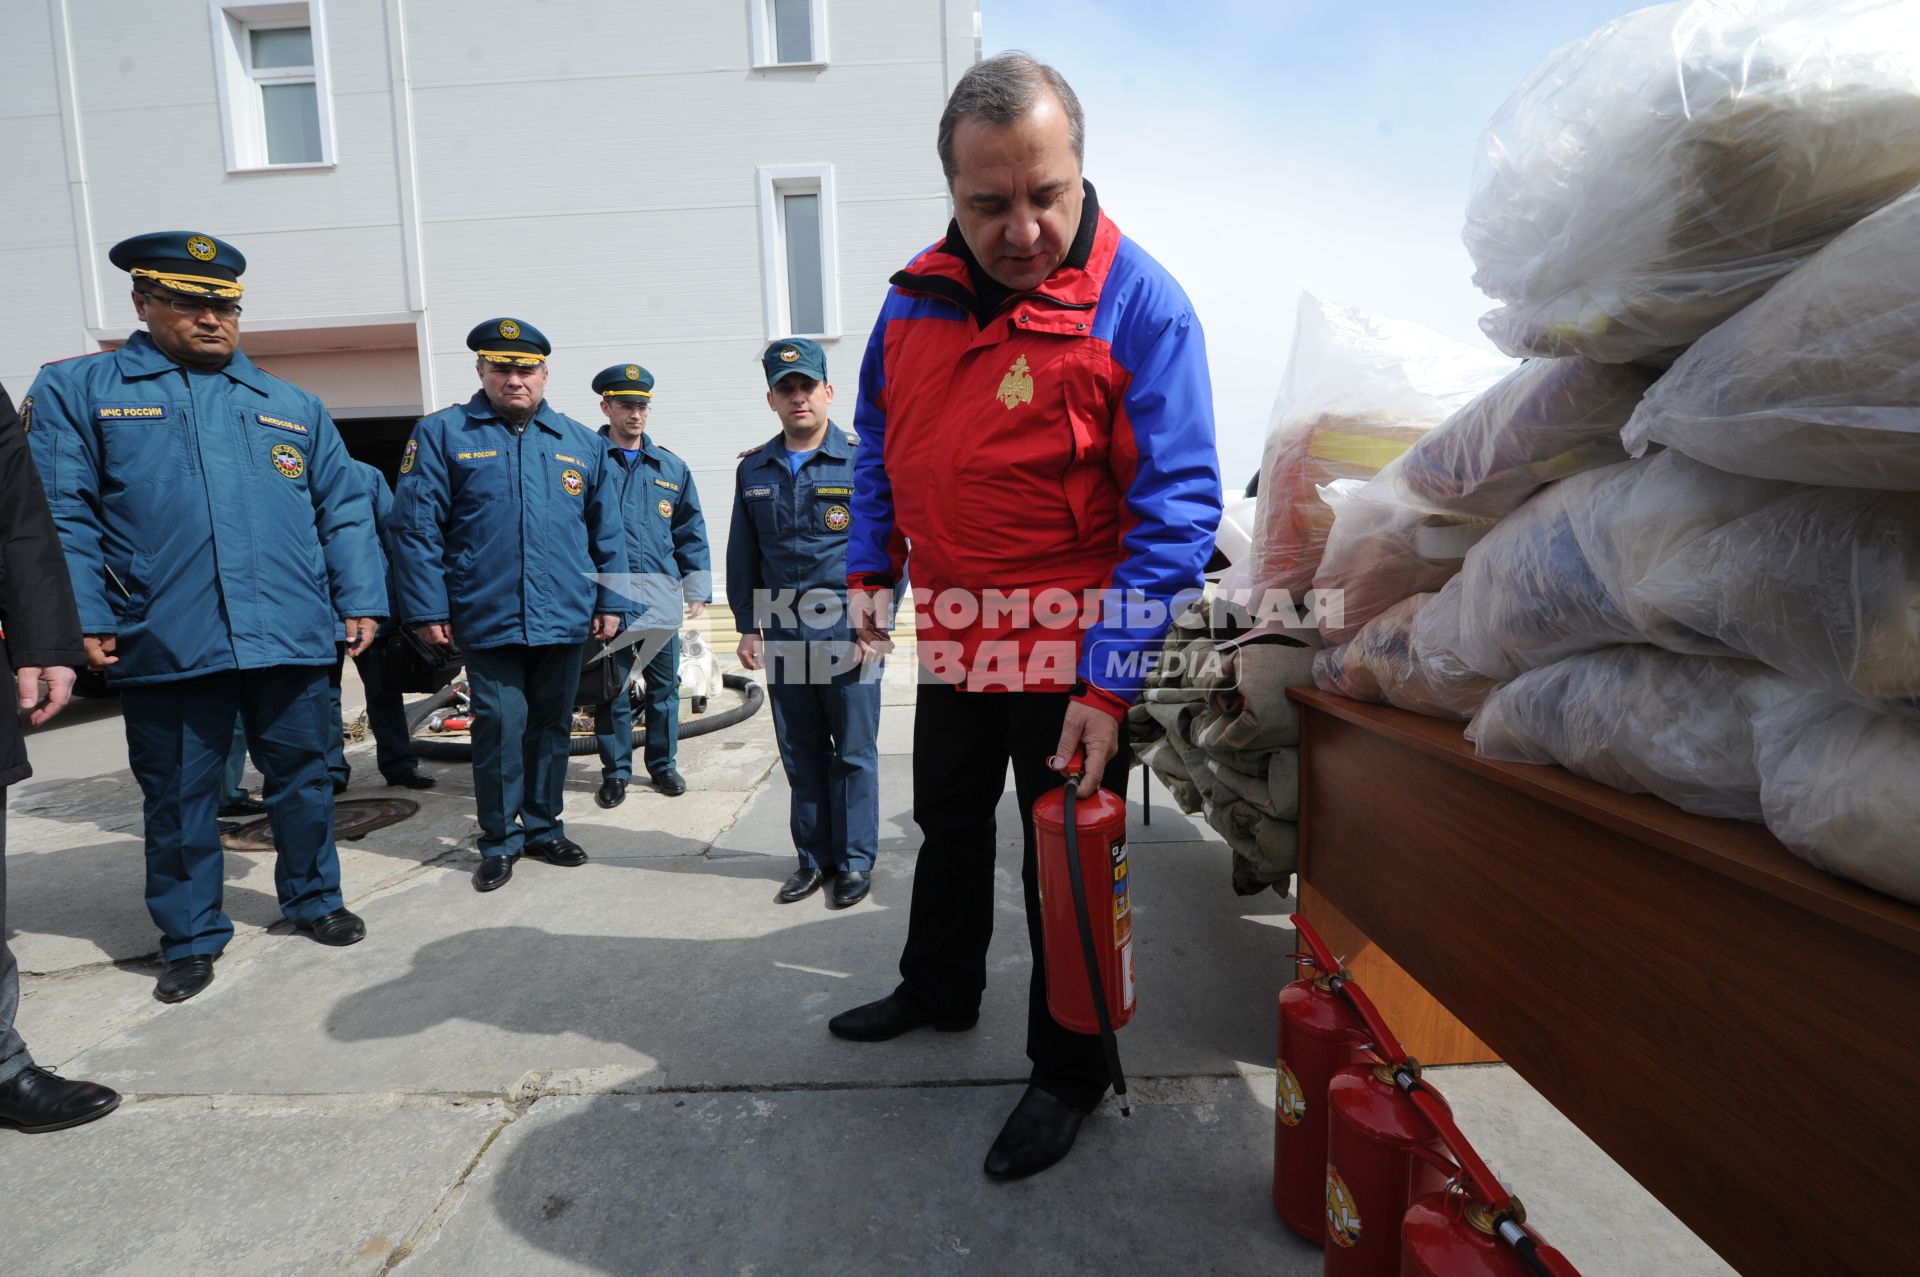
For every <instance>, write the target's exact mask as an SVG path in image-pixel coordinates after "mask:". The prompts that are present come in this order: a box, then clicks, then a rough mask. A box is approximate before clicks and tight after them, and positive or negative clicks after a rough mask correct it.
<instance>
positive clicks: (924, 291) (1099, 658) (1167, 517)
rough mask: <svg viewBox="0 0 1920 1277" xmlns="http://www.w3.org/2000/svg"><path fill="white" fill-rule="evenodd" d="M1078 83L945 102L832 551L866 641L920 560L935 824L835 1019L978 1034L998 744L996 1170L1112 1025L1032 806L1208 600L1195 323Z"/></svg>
mask: <svg viewBox="0 0 1920 1277" xmlns="http://www.w3.org/2000/svg"><path fill="white" fill-rule="evenodd" d="M1083 135H1084V122H1083V119H1082V116H1081V112H1080V106H1079V103H1078V101H1077V99H1076V98H1075V96H1074V93H1073V90H1072V88H1071V87H1069V86H1068V85H1067V83H1066V81H1065V80H1064V79H1063V78H1062V77H1061V76H1060V75H1059V73H1058V72H1057V71H1054V70H1053V69H1052V68H1050V67H1047V66H1044V65H1043V64H1040V63H1037V62H1035V61H1034V60H1033V59H1031V58H1029V57H1027V56H1026V55H1024V54H1006V55H1002V56H1000V57H996V58H991V59H988V60H987V61H984V62H981V63H979V64H977V65H976V66H975V67H974V68H973V69H972V70H970V71H969V72H968V73H967V74H966V75H965V76H963V77H962V78H961V80H960V83H959V84H958V85H957V86H956V87H955V89H954V93H953V96H952V98H951V99H950V100H949V101H948V103H947V108H946V111H945V113H944V115H943V116H942V118H941V123H940V141H939V150H940V158H941V162H942V165H943V166H944V168H945V170H946V175H947V182H948V186H949V189H950V190H951V192H952V195H953V202H954V222H953V225H952V226H951V227H950V228H949V229H948V231H947V235H946V238H945V239H944V240H942V241H941V242H940V243H939V244H937V245H935V246H933V247H932V248H929V249H927V250H926V251H925V252H923V253H921V254H920V255H919V256H918V257H917V258H915V259H914V260H913V262H912V263H911V264H910V265H909V266H908V267H907V268H906V269H905V270H904V271H902V272H900V273H899V274H897V275H895V276H894V277H893V281H892V282H893V291H892V292H891V293H889V294H888V297H887V300H886V303H885V305H884V306H883V307H882V308H881V311H880V318H879V321H878V323H877V324H875V326H874V330H873V335H872V338H871V339H870V340H869V342H868V345H867V351H866V357H865V361H864V363H863V365H862V368H861V374H860V398H859V403H858V405H857V408H856V410H855V414H854V425H855V429H856V430H857V431H858V432H859V435H860V438H861V445H862V446H861V448H860V454H859V458H858V463H857V468H856V472H855V482H854V495H853V511H852V530H851V534H850V536H849V539H848V547H847V573H848V585H849V591H850V594H851V595H852V596H853V598H854V600H855V603H856V612H857V616H856V620H857V621H858V623H859V633H860V635H861V640H862V644H863V646H864V647H866V648H868V649H869V650H870V651H876V652H877V651H882V650H884V649H885V648H886V646H887V640H886V636H885V634H884V632H883V629H882V622H881V620H880V619H879V618H882V617H885V616H887V615H889V614H890V612H891V607H890V597H889V596H890V591H891V589H892V587H893V585H894V584H895V582H897V581H899V580H900V579H901V578H902V576H903V575H904V572H905V569H906V565H907V561H908V559H909V557H910V558H911V563H912V576H913V581H914V596H915V608H916V611H915V617H916V622H915V624H916V631H917V640H916V643H917V651H918V655H919V660H920V664H921V683H920V688H919V693H918V697H917V700H916V708H915V721H914V754H913V768H914V819H915V821H916V822H917V823H918V824H919V826H920V829H921V834H922V837H923V839H924V842H923V844H922V847H921V850H920V856H919V860H918V862H917V867H916V870H915V876H914V884H913V907H912V912H911V915H910V920H909V924H908V934H907V942H906V946H905V949H904V950H903V952H902V953H901V957H900V974H901V983H900V985H899V987H898V988H897V989H896V990H895V991H894V992H893V993H891V994H889V995H888V996H887V997H885V998H882V999H881V1000H879V1001H878V1002H873V1003H869V1004H868V1005H866V1006H862V1007H857V1008H855V1009H854V1010H851V1011H848V1012H846V1013H844V1014H842V1015H840V1016H837V1017H835V1018H834V1020H833V1021H832V1022H831V1025H830V1027H831V1028H832V1030H833V1032H834V1033H836V1034H838V1035H839V1036H841V1037H846V1038H852V1039H855V1040H859V1041H880V1040H884V1039H887V1038H891V1037H895V1036H897V1035H898V1034H900V1033H903V1032H906V1031H907V1030H909V1029H913V1028H918V1027H921V1026H923V1025H931V1026H933V1027H935V1028H939V1029H947V1030H959V1029H965V1028H970V1027H971V1026H972V1025H973V1023H974V1021H975V1020H976V1019H977V1018H978V1015H979V1006H980V997H981V993H982V990H983V989H984V988H985V985H986V954H987V944H988V940H989V938H990V936H991V934H992V922H993V881H994V879H993V858H994V822H993V812H994V807H995V805H996V804H997V802H998V801H999V799H1000V796H1001V793H1002V790H1003V789H1004V787H1005V778H1006V769H1007V764H1008V762H1009V761H1011V762H1012V764H1013V770H1014V787H1015V791H1016V793H1017V794H1018V797H1019V805H1020V811H1021V813H1022V816H1021V824H1022V832H1023V834H1024V836H1025V851H1024V857H1023V862H1022V876H1023V878H1024V881H1025V884H1026V909H1027V930H1028V935H1029V937H1030V939H1031V941H1032V944H1033V950H1034V969H1033V983H1032V988H1031V991H1030V993H1029V1004H1028V1024H1027V1054H1028V1056H1029V1057H1030V1058H1031V1060H1032V1061H1033V1071H1032V1076H1031V1080H1030V1085H1029V1087H1028V1090H1027V1093H1026V1095H1025V1096H1024V1097H1022V1099H1021V1101H1020V1103H1019V1106H1018V1107H1016V1108H1015V1109H1014V1111H1013V1114H1012V1116H1011V1117H1009V1118H1008V1120H1007V1123H1006V1126H1005V1128H1004V1129H1003V1130H1002V1131H1001V1133H1000V1136H999V1138H998V1139H997V1140H996V1141H995V1142H994V1145H993V1148H992V1150H991V1151H990V1152H989V1154H988V1156H987V1161H986V1171H987V1173H988V1174H989V1175H992V1176H995V1177H996V1178H1005V1179H1011V1178H1017V1177H1019V1176H1022V1175H1029V1174H1032V1173H1034V1172H1035V1171H1039V1170H1043V1169H1045V1168H1046V1167H1047V1166H1050V1165H1052V1164H1053V1163H1054V1162H1056V1161H1058V1160H1059V1159H1060V1158H1061V1157H1063V1156H1065V1155H1066V1153H1067V1152H1068V1151H1069V1150H1070V1149H1071V1148H1072V1146H1073V1141H1074V1137H1075V1135H1076V1134H1077V1132H1078V1129H1079V1125H1080V1120H1081V1118H1082V1117H1083V1116H1084V1115H1085V1114H1086V1113H1087V1112H1088V1111H1090V1110H1091V1109H1092V1108H1093V1107H1094V1106H1095V1105H1096V1104H1098V1103H1099V1101H1100V1099H1101V1097H1102V1096H1103V1095H1104V1094H1105V1092H1106V1089H1107V1072H1106V1066H1105V1058H1104V1055H1103V1052H1102V1049H1101V1046H1100V1042H1099V1039H1098V1038H1097V1037H1093V1036H1091V1035H1087V1034H1080V1033H1074V1032H1072V1031H1070V1030H1068V1029H1066V1028H1064V1027H1062V1026H1061V1025H1060V1024H1059V1023H1057V1022H1056V1021H1055V1020H1054V1019H1053V1017H1052V1016H1051V1015H1050V1014H1049V1012H1048V1010H1047V1004H1046V970H1045V960H1044V955H1043V953H1042V952H1041V946H1040V921H1039V919H1040V911H1039V903H1038V894H1037V892H1036V889H1035V879H1034V851H1033V847H1034V844H1033V824H1032V817H1031V812H1032V808H1033V803H1034V800H1035V799H1036V798H1038V797H1039V796H1040V795H1041V794H1042V793H1043V792H1045V791H1046V790H1047V789H1048V788H1049V787H1050V786H1052V785H1055V784H1058V783H1059V780H1058V777H1057V776H1056V775H1055V773H1056V772H1060V771H1064V770H1065V760H1066V759H1067V758H1068V757H1069V756H1070V755H1071V754H1072V753H1073V752H1074V751H1075V750H1076V749H1084V750H1085V751H1086V755H1087V768H1086V778H1085V779H1084V781H1083V782H1082V784H1081V793H1082V794H1083V795H1090V794H1091V793H1092V792H1093V790H1094V788H1095V786H1096V785H1098V784H1099V783H1101V781H1102V779H1103V778H1104V781H1105V784H1106V785H1107V787H1108V788H1109V789H1112V790H1114V791H1116V792H1121V793H1124V790H1125V783H1126V773H1127V767H1126V761H1125V756H1124V751H1123V748H1122V747H1123V743H1124V742H1123V740H1122V735H1121V725H1122V723H1123V721H1124V715H1125V713H1126V709H1127V706H1128V705H1129V704H1131V703H1132V701H1133V699H1134V697H1135V696H1136V695H1137V694H1138V692H1139V688H1140V684H1141V682H1142V681H1143V679H1144V676H1145V672H1146V661H1147V659H1148V657H1149V654H1150V653H1151V652H1152V651H1153V650H1155V649H1157V648H1158V647H1159V644H1160V640H1161V638H1162V636H1163V634H1164V632H1165V629H1166V627H1167V624H1168V622H1169V620H1170V619H1171V614H1172V611H1173V610H1174V609H1176V608H1178V607H1179V606H1181V605H1182V604H1183V602H1184V601H1185V599H1187V598H1191V597H1195V596H1197V592H1198V591H1199V589H1200V588H1201V584H1202V578H1201V573H1202V571H1203V569H1204V567H1205V564H1206V561H1207V558H1208V556H1209V554H1210V553H1211V550H1212V547H1213V539H1214V531H1215V528H1216V527H1217V525H1218V523H1219V520H1220V510H1221V495H1220V473H1219V458H1218V453H1217V452H1216V449H1215V446H1214V433H1213V406H1212V390H1211V383H1210V380H1209V377H1208V373H1207V362H1206V352H1205V347H1204V344H1203V342H1202V339H1201V334H1200V324H1199V321H1198V320H1197V319H1196V318H1195V317H1194V313H1193V308H1192V305H1191V304H1190V303H1189V302H1188V301H1187V298H1186V295H1185V294H1184V293H1183V292H1182V291H1181V289H1180V286H1179V285H1178V284H1177V283H1175V282H1174V280H1173V279H1172V277H1171V276H1169V275H1168V274H1167V272H1166V271H1165V270H1164V269H1163V268H1162V267H1161V266H1160V265H1159V264H1158V263H1156V262H1155V261H1153V259H1152V258H1150V257H1148V256H1147V255H1146V253H1144V252H1143V251H1141V249H1140V248H1139V246H1138V245H1136V244H1134V243H1133V242H1132V241H1131V240H1129V239H1127V238H1126V237H1125V236H1123V235H1122V234H1121V233H1120V231H1119V229H1118V228H1117V227H1116V226H1115V225H1114V224H1113V222H1112V221H1110V220H1109V219H1108V218H1107V217H1106V216H1105V215H1104V214H1102V213H1101V212H1100V209H1099V204H1098V201H1097V199H1096V198H1095V195H1094V191H1093V188H1092V186H1091V185H1088V184H1087V183H1086V182H1085V181H1084V179H1083V178H1082V176H1081V171H1080V166H1081V157H1082V153H1083Z"/></svg>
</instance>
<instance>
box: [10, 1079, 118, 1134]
mask: <svg viewBox="0 0 1920 1277" xmlns="http://www.w3.org/2000/svg"><path fill="white" fill-rule="evenodd" d="M119 1107H120V1093H119V1092H118V1091H110V1090H108V1089H107V1088H106V1087H104V1086H101V1085H99V1084H98V1083H95V1082H69V1081H68V1080H67V1079H66V1078H63V1077H57V1076H55V1075H54V1074H53V1073H51V1072H49V1071H48V1070H46V1069H42V1068H35V1067H33V1066H31V1065H29V1066H28V1067H27V1068H24V1069H22V1070H21V1071H20V1072H18V1073H16V1074H14V1075H13V1076H12V1077H10V1078H8V1079H7V1080H6V1081H5V1082H0V1126H10V1127H12V1128H13V1129H14V1130H16V1131H25V1132H26V1133H27V1134H29V1135H38V1134H39V1133H40V1132H42V1131H64V1130H66V1129H67V1128H68V1127H69V1126H84V1125H85V1124H86V1123H88V1122H91V1121H93V1120H94V1119H95V1118H101V1117H105V1116H106V1115H107V1114H109V1113H111V1112H113V1111H114V1110H115V1109H117V1108H119Z"/></svg>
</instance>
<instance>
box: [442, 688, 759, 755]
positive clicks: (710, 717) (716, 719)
mask: <svg viewBox="0 0 1920 1277" xmlns="http://www.w3.org/2000/svg"><path fill="white" fill-rule="evenodd" d="M720 683H721V685H722V686H724V687H731V688H732V689H733V690H734V691H736V692H739V693H740V694H741V696H742V697H743V698H744V699H743V700H742V701H741V702H740V703H739V704H738V705H735V706H734V707H733V708H732V709H726V710H721V711H720V712H719V713H717V714H701V715H698V716H696V717H694V718H691V719H682V720H681V721H680V738H681V739H682V740H685V739H686V738H687V737H689V736H704V735H706V734H707V733H708V732H717V731H720V730H722V729H723V728H728V727H732V726H733V725H734V724H736V723H744V722H746V721H747V720H748V719H749V718H752V717H753V716H754V715H755V714H757V713H759V712H760V707H761V706H762V705H763V704H765V703H766V699H767V691H766V689H765V688H763V687H761V686H760V684H759V683H757V682H755V681H754V680H753V679H750V678H748V677H747V676H746V675H745V674H723V675H721V676H720ZM452 703H453V684H451V683H449V684H448V685H447V686H445V687H443V688H441V689H440V690H439V691H437V692H435V693H434V694H433V695H432V696H429V697H428V698H427V699H426V700H424V701H421V702H420V703H418V704H417V705H409V706H408V707H407V730H408V731H410V732H417V731H419V728H420V724H422V723H424V722H426V721H427V719H428V717H429V716H431V715H432V713H433V711H435V710H437V709H440V708H443V707H444V706H447V705H451V704H452ZM639 718H640V716H639V715H638V714H636V715H634V719H635V722H634V726H633V745H634V748H635V749H638V748H639V747H640V745H641V743H642V742H643V741H645V740H646V738H647V729H646V727H645V725H644V724H642V723H641V722H639ZM413 748H414V752H415V753H417V754H419V755H420V757H422V758H432V759H437V760H439V761H441V762H469V761H471V760H472V758H473V743H472V742H471V741H469V740H435V739H434V738H433V737H431V736H418V735H416V736H415V737H414V738H413ZM598 749H599V747H598V746H597V745H596V744H595V743H594V739H593V737H591V736H575V737H573V738H572V739H571V740H570V741H569V742H568V743H567V753H569V754H592V753H595V752H597V751H598Z"/></svg>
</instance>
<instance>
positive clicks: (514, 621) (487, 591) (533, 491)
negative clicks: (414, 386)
mask: <svg viewBox="0 0 1920 1277" xmlns="http://www.w3.org/2000/svg"><path fill="white" fill-rule="evenodd" d="M620 494H621V484H620V474H619V471H617V470H615V469H614V467H613V464H612V462H610V461H608V460H607V454H606V448H605V443H604V441H603V440H602V439H601V438H600V436H598V435H596V434H594V433H593V431H591V430H589V429H587V428H586V427H585V426H583V425H581V424H580V423H579V422H577V421H575V420H574V419H573V418H571V417H568V416H566V415H565V414H563V413H560V412H557V411H555V410H554V408H553V406H552V405H551V404H548V403H546V402H544V401H543V402H542V403H541V405H540V408H539V410H538V411H536V412H535V413H534V415H533V417H532V419H531V420H529V421H528V422H527V424H526V428H525V429H524V430H522V431H521V432H520V433H518V434H515V433H514V431H513V430H512V428H511V427H509V426H508V424H507V423H506V421H504V420H503V419H502V418H501V417H500V415H499V414H498V413H496V412H495V411H494V409H493V405H492V404H491V403H490V402H488V400H487V396H486V393H485V392H484V391H475V392H474V396H473V398H471V399H469V400H468V401H467V402H466V403H464V404H457V405H455V406H454V407H452V408H446V409H443V410H442V411H440V412H436V413H433V414H432V415H430V416H427V417H423V418H421V421H420V424H419V425H418V426H416V427H414V431H413V438H411V439H409V440H408V441H407V450H406V454H405V455H404V456H403V457H402V458H401V461H400V483H399V486H398V488H397V489H396V490H395V492H394V495H393V516H392V519H391V523H390V528H391V532H392V537H393V558H394V577H395V581H396V583H397V585H398V586H399V591H400V613H401V616H402V618H403V619H404V620H405V621H406V623H407V624H409V625H424V624H427V623H429V622H435V621H451V622H452V623H453V637H454V641H455V642H457V643H458V644H459V645H460V646H461V647H463V648H478V649H485V648H490V647H511V646H515V645H521V644H524V645H528V646H542V645H546V644H554V643H584V642H585V641H586V639H587V633H588V631H589V630H590V629H591V628H592V625H593V617H594V614H595V613H599V612H613V613H618V612H619V611H620V609H621V606H622V605H621V601H620V596H619V592H618V591H617V590H615V589H613V588H612V587H611V586H608V585H606V584H604V583H601V582H596V580H595V574H599V576H600V577H601V578H602V581H604V578H605V577H606V576H609V575H614V576H620V575H624V574H625V573H626V570H627V548H626V536H625V533H624V532H623V530H622V529H621V527H620Z"/></svg>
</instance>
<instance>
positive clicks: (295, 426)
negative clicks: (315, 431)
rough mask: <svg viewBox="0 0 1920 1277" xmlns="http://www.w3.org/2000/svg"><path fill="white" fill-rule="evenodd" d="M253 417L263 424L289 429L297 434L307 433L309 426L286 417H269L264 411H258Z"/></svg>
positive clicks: (279, 428) (278, 428)
mask: <svg viewBox="0 0 1920 1277" xmlns="http://www.w3.org/2000/svg"><path fill="white" fill-rule="evenodd" d="M253 419H254V420H255V421H257V422H259V423H260V424H261V425H263V426H272V427H273V428H274V429H275V430H288V431H291V432H293V433H294V434H297V435H304V434H307V433H308V431H307V428H306V427H305V426H303V425H301V424H300V423H299V422H297V421H288V420H287V419H286V418H285V417H269V416H268V415H267V414H266V413H264V412H256V413H254V414H253Z"/></svg>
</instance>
